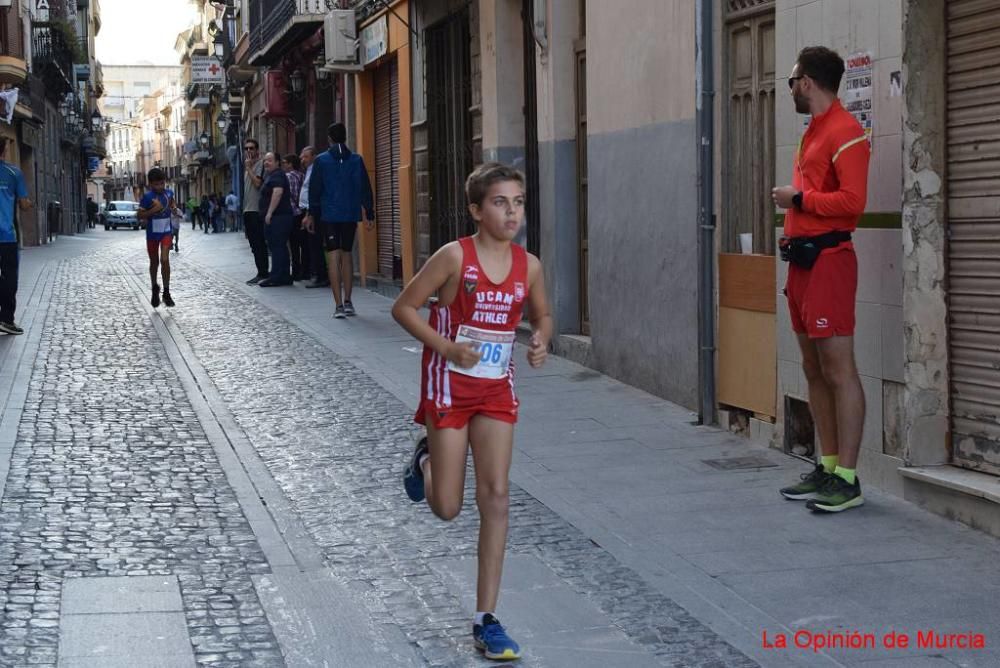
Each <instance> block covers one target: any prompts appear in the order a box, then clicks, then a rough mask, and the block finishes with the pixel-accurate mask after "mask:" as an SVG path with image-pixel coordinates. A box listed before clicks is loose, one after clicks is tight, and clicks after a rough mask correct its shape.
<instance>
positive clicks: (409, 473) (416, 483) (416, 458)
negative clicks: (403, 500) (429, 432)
mask: <svg viewBox="0 0 1000 668" xmlns="http://www.w3.org/2000/svg"><path fill="white" fill-rule="evenodd" d="M428 452H429V450H428V448H427V437H426V436H424V437H423V438H422V439H420V440H419V441H417V447H416V448H415V449H414V450H413V456H412V457H411V458H410V463H409V464H407V465H406V471H405V472H404V473H403V487H404V488H405V489H406V495H407V496H408V497H410V501H413V502H414V503H417V502H418V501H423V500H424V472H423V470H422V469H421V468H420V458H421V457H423V456H424V455H425V454H427V453H428Z"/></svg>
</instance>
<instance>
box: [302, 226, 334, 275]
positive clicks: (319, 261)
mask: <svg viewBox="0 0 1000 668" xmlns="http://www.w3.org/2000/svg"><path fill="white" fill-rule="evenodd" d="M318 227H319V223H318V222H317V223H314V224H313V230H314V231H313V232H306V234H307V235H309V238H308V240H307V241H306V243H307V244H308V245H309V259H310V265H311V266H310V267H309V269H310V273H311V274H312V276H313V278H314V279H316V280H317V281H319V282H321V283H324V282H326V281H328V280H330V277H329V275H328V274H327V273H326V252H325V251H324V249H323V235H321V234H320V233H319V230H318V229H317V228H318Z"/></svg>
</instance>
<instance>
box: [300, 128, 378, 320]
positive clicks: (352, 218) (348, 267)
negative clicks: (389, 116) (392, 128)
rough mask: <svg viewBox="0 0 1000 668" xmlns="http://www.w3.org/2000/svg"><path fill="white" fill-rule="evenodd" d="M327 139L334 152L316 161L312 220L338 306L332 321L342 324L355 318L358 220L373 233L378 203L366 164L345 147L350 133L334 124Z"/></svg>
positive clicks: (311, 182)
mask: <svg viewBox="0 0 1000 668" xmlns="http://www.w3.org/2000/svg"><path fill="white" fill-rule="evenodd" d="M327 134H328V135H329V139H330V148H329V150H328V151H326V152H325V153H323V154H322V155H320V156H319V157H317V158H316V162H314V163H313V170H312V175H311V176H310V178H309V214H310V216H311V219H312V220H313V221H315V224H316V225H317V226H318V229H317V230H316V232H317V233H318V234H319V236H320V238H321V239H323V244H324V248H325V249H326V257H327V263H326V266H327V272H328V273H329V275H330V286H331V287H332V288H333V301H334V302H335V303H336V310H335V311H334V314H333V317H335V318H344V317H346V316H349V315H354V314H355V310H354V304H352V303H351V288H352V286H353V282H354V263H353V261H352V257H351V251H352V250H353V248H354V237H355V234H356V232H357V229H358V220H360V219H362V216H364V218H365V221H366V225H367V226H368V227H369V229H371V227H373V226H374V225H375V203H374V197H373V195H372V185H371V181H369V180H368V170H367V169H365V161H364V160H363V159H362V157H361V156H360V155H357V154H356V153H352V152H351V149H349V148H347V145H346V143H345V142H346V141H347V128H345V127H344V124H343V123H334V124H332V125H331V126H330V127H329V129H328V131H327ZM362 209H363V212H362ZM341 290H343V294H342V293H341Z"/></svg>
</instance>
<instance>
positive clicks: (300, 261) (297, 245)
mask: <svg viewBox="0 0 1000 668" xmlns="http://www.w3.org/2000/svg"><path fill="white" fill-rule="evenodd" d="M304 217H305V216H303V215H302V214H299V215H298V216H295V219H294V220H293V221H292V234H291V236H289V238H288V248H289V250H291V253H292V277H293V278H296V279H301V278H308V277H309V274H310V273H311V269H312V259H311V257H310V248H309V232H307V231H306V230H305V228H304V227H302V219H303V218H304Z"/></svg>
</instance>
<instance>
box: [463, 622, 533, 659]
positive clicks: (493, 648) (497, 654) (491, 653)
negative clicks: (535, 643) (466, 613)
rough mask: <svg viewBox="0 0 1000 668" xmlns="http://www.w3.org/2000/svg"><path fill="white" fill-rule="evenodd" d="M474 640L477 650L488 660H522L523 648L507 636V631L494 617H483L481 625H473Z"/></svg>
mask: <svg viewBox="0 0 1000 668" xmlns="http://www.w3.org/2000/svg"><path fill="white" fill-rule="evenodd" d="M472 640H473V642H475V643H476V649H478V650H482V652H483V654H485V655H486V658H487V659H494V660H496V661H512V660H514V659H520V658H521V648H520V647H519V646H518V644H517V643H516V642H514V641H513V640H512V639H511V637H510V636H509V635H507V631H506V630H504V628H503V626H502V625H501V624H500V621H499V620H498V619H497V618H496V617H494V616H493V615H486V616H485V617H483V623H482V624H481V625H480V624H473V625H472Z"/></svg>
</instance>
